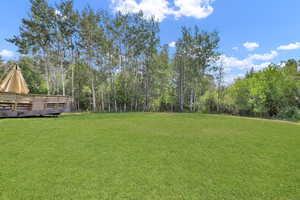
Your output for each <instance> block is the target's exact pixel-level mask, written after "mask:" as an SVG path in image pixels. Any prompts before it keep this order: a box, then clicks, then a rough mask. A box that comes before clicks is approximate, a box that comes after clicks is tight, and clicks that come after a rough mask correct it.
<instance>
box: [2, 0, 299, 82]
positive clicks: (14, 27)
mask: <svg viewBox="0 0 300 200" xmlns="http://www.w3.org/2000/svg"><path fill="white" fill-rule="evenodd" d="M49 1H50V2H51V3H54V2H57V1H55V0H49ZM74 2H75V6H76V8H78V9H81V8H83V7H84V6H85V5H86V4H90V5H91V6H92V7H93V8H95V9H105V10H108V11H109V12H114V11H116V10H120V11H123V12H125V11H126V12H137V11H138V10H140V9H142V10H143V11H144V12H145V13H146V14H148V15H155V16H157V19H158V20H160V22H161V24H160V27H161V34H160V36H161V43H162V44H170V43H172V42H175V41H176V40H177V39H178V37H180V27H181V26H183V25H185V26H190V27H192V26H194V25H199V26H200V27H202V28H203V29H205V30H209V31H213V30H217V31H219V33H220V37H221V43H220V49H219V50H220V52H221V53H222V62H223V64H224V66H225V67H226V80H227V81H228V82H230V81H231V80H232V79H233V78H234V77H237V76H242V74H244V73H245V72H246V71H247V70H249V68H251V67H252V66H253V67H254V68H255V69H257V70H259V69H262V68H263V67H265V66H266V65H267V64H269V63H271V62H273V63H279V62H280V61H283V60H287V59H290V58H294V59H299V54H300V21H299V20H300V12H299V8H300V1H299V0H74ZM29 6H30V5H29V1H28V0H9V1H3V2H2V3H1V7H0V30H1V31H0V55H2V57H4V58H5V59H14V58H16V57H17V54H16V53H15V52H16V47H14V46H13V45H11V44H9V43H8V42H6V41H5V39H6V38H10V37H12V36H13V35H14V34H17V33H18V29H19V25H20V23H21V19H22V18H24V17H26V16H27V14H28V12H29ZM171 46H172V45H171ZM171 49H172V47H171Z"/></svg>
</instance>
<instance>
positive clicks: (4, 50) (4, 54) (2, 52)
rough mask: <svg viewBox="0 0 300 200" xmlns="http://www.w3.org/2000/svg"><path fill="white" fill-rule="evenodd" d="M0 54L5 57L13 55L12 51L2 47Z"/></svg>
mask: <svg viewBox="0 0 300 200" xmlns="http://www.w3.org/2000/svg"><path fill="white" fill-rule="evenodd" d="M0 56H2V57H5V58H11V57H13V56H14V52H12V51H9V50H6V49H3V50H2V51H0Z"/></svg>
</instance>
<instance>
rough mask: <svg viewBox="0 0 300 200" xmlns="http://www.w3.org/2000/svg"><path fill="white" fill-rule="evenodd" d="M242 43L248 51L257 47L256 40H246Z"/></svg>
mask: <svg viewBox="0 0 300 200" xmlns="http://www.w3.org/2000/svg"><path fill="white" fill-rule="evenodd" d="M243 45H244V47H245V48H246V49H247V50H248V51H253V50H254V49H256V48H258V47H259V44H258V43H256V42H246V43H244V44H243Z"/></svg>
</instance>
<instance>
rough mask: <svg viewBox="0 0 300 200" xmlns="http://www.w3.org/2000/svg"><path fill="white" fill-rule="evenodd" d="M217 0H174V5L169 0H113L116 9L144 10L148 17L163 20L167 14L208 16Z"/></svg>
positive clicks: (126, 11)
mask: <svg viewBox="0 0 300 200" xmlns="http://www.w3.org/2000/svg"><path fill="white" fill-rule="evenodd" d="M213 1H215V0H174V6H171V5H170V4H169V1H168V0H141V1H140V2H138V1H137V0H111V2H112V7H113V9H114V10H115V11H120V12H122V13H138V12H139V11H143V12H144V14H145V16H146V17H147V18H149V17H151V16H154V17H155V19H156V20H158V21H163V20H164V19H165V18H166V17H167V16H170V15H173V16H175V17H176V18H180V17H183V16H187V17H195V18H197V19H202V18H206V17H208V16H209V15H211V14H212V13H213V10H214V9H213V7H212V6H211V3H212V2H213Z"/></svg>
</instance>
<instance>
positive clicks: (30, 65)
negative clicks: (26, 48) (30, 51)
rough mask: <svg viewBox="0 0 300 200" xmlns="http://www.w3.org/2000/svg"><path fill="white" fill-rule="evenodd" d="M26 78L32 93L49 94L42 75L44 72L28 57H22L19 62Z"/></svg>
mask: <svg viewBox="0 0 300 200" xmlns="http://www.w3.org/2000/svg"><path fill="white" fill-rule="evenodd" d="M18 64H19V66H20V68H21V70H22V74H23V76H24V79H25V80H26V83H27V85H28V88H29V90H30V92H31V93H32V94H47V88H46V83H45V81H44V79H43V77H42V74H40V73H39V72H37V70H36V69H35V68H36V66H35V63H34V61H33V60H32V59H30V58H28V57H22V58H21V59H20V60H19V62H18Z"/></svg>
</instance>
